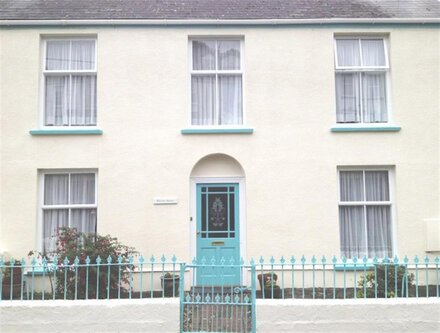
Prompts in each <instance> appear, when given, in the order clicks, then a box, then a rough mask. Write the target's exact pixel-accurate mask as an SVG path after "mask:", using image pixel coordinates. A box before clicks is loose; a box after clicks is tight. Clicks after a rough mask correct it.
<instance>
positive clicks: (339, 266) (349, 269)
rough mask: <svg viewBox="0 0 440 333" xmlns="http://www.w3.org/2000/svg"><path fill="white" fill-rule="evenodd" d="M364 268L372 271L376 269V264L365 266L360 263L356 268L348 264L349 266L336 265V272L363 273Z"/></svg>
mask: <svg viewBox="0 0 440 333" xmlns="http://www.w3.org/2000/svg"><path fill="white" fill-rule="evenodd" d="M364 268H365V269H366V270H370V269H373V268H374V264H372V263H366V264H365V265H364V263H358V264H356V266H354V265H353V264H347V265H345V266H344V265H335V271H343V270H346V271H354V270H355V269H356V271H363V270H364Z"/></svg>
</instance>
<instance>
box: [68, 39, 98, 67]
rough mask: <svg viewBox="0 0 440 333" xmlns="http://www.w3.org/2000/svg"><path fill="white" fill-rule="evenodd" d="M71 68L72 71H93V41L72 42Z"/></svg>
mask: <svg viewBox="0 0 440 333" xmlns="http://www.w3.org/2000/svg"><path fill="white" fill-rule="evenodd" d="M71 62H72V64H71V68H72V69H74V70H87V69H95V41H93V40H77V41H72V59H71Z"/></svg>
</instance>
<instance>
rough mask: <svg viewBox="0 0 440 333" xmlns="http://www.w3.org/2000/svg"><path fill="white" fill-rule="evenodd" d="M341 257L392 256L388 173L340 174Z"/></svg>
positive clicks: (342, 172) (354, 172)
mask: <svg viewBox="0 0 440 333" xmlns="http://www.w3.org/2000/svg"><path fill="white" fill-rule="evenodd" d="M340 202H341V204H340V206H339V221H340V241H341V254H342V255H344V256H346V257H347V258H353V257H355V256H356V257H358V258H362V257H363V256H367V257H369V258H372V257H374V256H377V257H380V258H385V257H387V258H389V257H391V256H392V230H391V225H392V224H391V203H390V191H389V177H388V171H340Z"/></svg>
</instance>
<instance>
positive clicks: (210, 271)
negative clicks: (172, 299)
mask: <svg viewBox="0 0 440 333" xmlns="http://www.w3.org/2000/svg"><path fill="white" fill-rule="evenodd" d="M184 267H185V269H186V270H188V275H187V276H188V277H189V280H190V284H189V288H188V289H187V290H185V291H183V288H182V289H181V298H180V332H243V333H247V332H256V306H255V303H256V301H255V300H256V288H255V274H256V271H255V265H253V264H251V265H244V262H243V261H242V262H240V263H238V264H236V263H235V261H234V259H233V258H231V259H230V260H225V259H222V260H220V262H216V261H215V259H212V260H210V262H209V263H208V262H207V261H206V259H204V258H202V260H201V262H196V261H193V262H192V264H188V265H184ZM247 269H250V277H249V278H247V277H246V275H247V273H248V272H247ZM201 272H203V273H201ZM235 273H238V275H239V276H238V279H237V281H240V283H238V284H231V281H232V280H231V276H230V275H231V274H235ZM198 274H201V277H200V276H199V277H198V276H197V275H198ZM245 281H251V283H250V284H249V285H247V284H246V282H245ZM184 284H185V282H184V281H181V286H182V287H183V285H184Z"/></svg>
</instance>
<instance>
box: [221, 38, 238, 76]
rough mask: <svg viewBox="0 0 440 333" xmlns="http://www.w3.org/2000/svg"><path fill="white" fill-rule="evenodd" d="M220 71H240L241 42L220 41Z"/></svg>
mask: <svg viewBox="0 0 440 333" xmlns="http://www.w3.org/2000/svg"><path fill="white" fill-rule="evenodd" d="M218 69H220V70H227V69H228V70H231V69H232V70H233V69H240V41H237V40H228V41H218Z"/></svg>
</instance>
